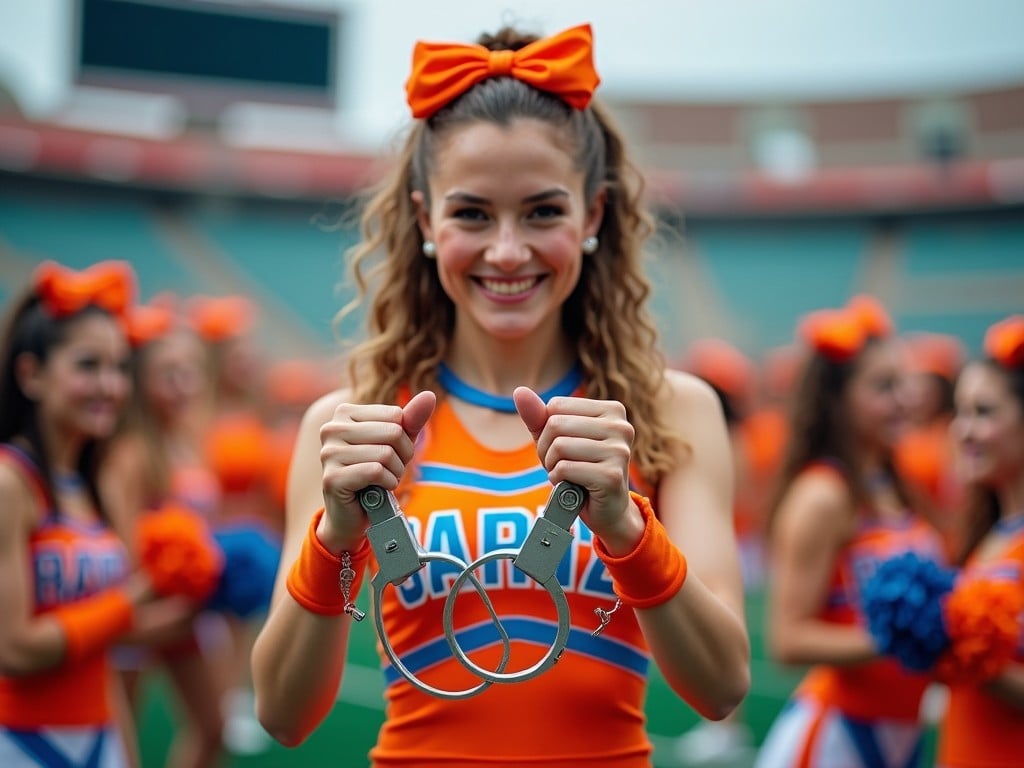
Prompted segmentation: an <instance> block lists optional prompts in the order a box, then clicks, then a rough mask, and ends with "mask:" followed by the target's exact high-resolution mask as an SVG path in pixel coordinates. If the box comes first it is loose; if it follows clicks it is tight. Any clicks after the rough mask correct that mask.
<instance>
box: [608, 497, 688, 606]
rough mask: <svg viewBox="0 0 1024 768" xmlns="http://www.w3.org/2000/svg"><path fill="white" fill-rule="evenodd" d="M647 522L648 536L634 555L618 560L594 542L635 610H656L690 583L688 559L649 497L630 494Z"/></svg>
mask: <svg viewBox="0 0 1024 768" xmlns="http://www.w3.org/2000/svg"><path fill="white" fill-rule="evenodd" d="M629 496H630V498H631V499H632V500H633V501H634V502H635V503H636V505H637V507H639V508H640V514H642V515H643V518H644V533H643V535H642V536H641V537H640V541H639V542H637V545H636V547H634V548H633V551H632V552H629V553H627V554H625V555H622V556H621V557H616V556H614V555H612V554H610V553H609V552H608V550H607V549H605V547H604V544H602V543H601V540H600V539H597V538H595V539H594V551H595V552H596V553H597V556H598V557H600V558H601V561H602V562H603V563H604V564H605V567H606V568H607V569H608V573H609V575H610V576H611V577H612V582H613V586H614V588H615V594H616V595H618V596H619V599H620V600H622V602H623V603H624V604H625V605H628V606H630V607H632V608H653V607H655V606H657V605H661V604H662V603H665V602H667V601H668V600H670V599H671V598H672V597H674V596H675V594H676V593H677V592H678V591H679V590H680V588H681V587H682V586H683V582H684V581H686V570H687V568H686V556H685V555H684V554H683V553H682V552H680V551H679V548H678V547H677V546H676V545H675V544H673V543H672V540H671V539H670V538H669V536H668V531H666V530H665V526H663V525H662V524H661V521H660V520H658V518H657V517H656V516H655V514H654V509H653V508H652V507H651V502H650V500H649V499H648V498H647V497H646V496H641V495H640V494H639V493H635V492H633V491H630V493H629Z"/></svg>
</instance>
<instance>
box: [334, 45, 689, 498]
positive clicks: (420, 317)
mask: <svg viewBox="0 0 1024 768" xmlns="http://www.w3.org/2000/svg"><path fill="white" fill-rule="evenodd" d="M536 39H537V37H535V36H532V35H527V34H522V33H521V32H518V31H516V30H515V29H513V28H511V27H505V28H503V29H501V30H500V31H499V32H497V33H496V34H494V35H483V36H481V37H480V38H479V39H478V42H479V43H480V44H481V45H483V46H485V47H487V48H488V49H490V50H518V49H519V48H521V47H523V46H524V45H527V44H528V43H530V42H533V41H534V40H536ZM516 119H532V120H540V121H543V122H545V123H548V124H550V125H553V126H555V127H556V128H557V129H558V130H559V131H560V132H561V134H562V135H563V136H564V137H565V140H566V146H567V147H569V148H570V151H572V152H574V154H575V157H574V162H575V164H576V167H577V168H579V169H580V170H582V171H583V172H584V176H585V181H584V194H585V196H586V199H587V201H588V202H589V201H593V200H595V199H596V197H597V196H598V194H600V192H601V191H602V190H604V191H605V195H606V202H605V209H604V218H603V221H602V224H601V229H600V231H599V233H598V235H599V238H600V247H599V249H598V251H597V253H595V254H593V255H592V256H588V257H587V258H586V259H584V261H583V267H582V271H581V275H580V279H579V282H578V284H577V285H576V287H575V289H574V291H573V293H572V295H571V296H570V297H569V298H568V300H567V301H566V302H565V304H564V305H563V307H562V324H563V327H564V328H565V329H566V333H567V334H568V336H569V339H570V340H571V341H572V342H573V343H574V344H575V345H576V348H577V350H578V354H579V362H580V365H581V366H582V369H583V372H584V380H585V382H586V383H585V388H586V396H587V397H591V398H595V399H612V400H618V401H620V402H622V403H623V404H624V405H625V406H626V409H627V412H628V414H629V418H630V421H631V422H632V423H633V425H634V427H635V429H636V437H635V440H634V446H633V457H634V462H635V464H636V466H637V468H638V469H639V470H640V472H641V473H642V474H643V475H644V477H645V478H647V479H648V480H651V481H655V482H656V481H657V479H658V478H660V477H661V475H663V474H664V473H665V472H666V471H667V470H668V469H670V468H671V467H672V466H673V464H674V460H673V453H674V450H675V443H676V442H677V441H678V439H679V438H678V436H677V435H676V433H675V432H674V430H672V429H671V428H670V426H669V425H668V424H667V423H666V420H665V418H664V416H663V415H662V413H661V412H660V410H659V407H658V394H659V392H660V390H661V389H662V387H664V386H665V362H664V359H663V357H662V354H661V351H660V348H659V345H658V333H657V330H656V327H655V324H654V321H653V319H652V318H651V316H650V314H649V312H648V308H647V300H648V297H649V295H650V284H649V282H648V280H647V278H646V276H645V274H644V271H643V265H642V248H643V245H644V243H645V241H646V240H647V238H648V237H649V236H650V235H651V234H653V231H654V221H653V218H652V217H651V215H650V214H649V213H647V212H646V211H645V210H644V208H643V205H642V203H641V197H642V192H643V182H642V178H641V176H640V173H639V172H638V171H637V169H636V168H635V166H634V165H633V164H632V163H631V162H630V160H629V159H628V158H627V153H626V148H625V142H624V140H623V138H622V135H621V132H620V131H619V130H618V128H617V127H616V126H615V125H614V124H613V122H612V120H611V118H610V116H609V114H608V113H607V111H606V110H605V109H604V108H603V107H602V106H601V105H600V104H598V103H595V102H593V101H592V102H591V104H590V106H588V107H587V108H586V109H584V110H576V109H573V108H572V107H570V106H569V105H567V104H566V103H565V102H563V101H562V100H561V99H559V98H557V97H555V96H552V95H550V94H547V93H544V92H542V91H539V90H537V89H535V88H532V87H530V86H528V85H525V84H524V83H522V82H520V81H518V80H516V79H514V78H511V77H495V78H490V79H487V80H484V81H482V82H480V83H478V84H477V85H475V86H474V87H472V88H470V89H469V90H468V91H467V92H466V93H464V94H462V95H461V96H459V97H458V98H456V99H455V100H453V101H452V102H451V103H449V104H448V105H446V106H445V107H444V108H442V109H441V110H439V111H438V112H436V113H435V114H434V115H432V116H431V117H430V118H428V119H426V120H420V121H416V122H415V123H414V124H413V125H412V126H411V129H410V130H409V133H408V135H407V137H406V139H405V143H404V146H403V147H402V149H401V151H400V153H399V157H398V162H397V163H396V165H395V166H394V167H393V168H392V170H391V172H390V174H389V176H388V177H386V178H385V179H384V181H383V182H382V183H381V185H380V186H379V187H378V188H376V189H375V190H371V196H370V198H369V200H368V202H367V203H366V205H365V206H364V207H363V211H362V217H361V221H360V233H361V242H360V243H359V244H357V245H356V246H354V247H353V248H352V249H351V251H350V253H349V256H350V270H351V273H352V278H353V282H354V284H355V287H356V289H357V296H356V298H355V299H354V300H353V302H351V303H350V304H349V305H347V306H346V307H345V308H344V309H343V310H342V312H341V315H340V317H343V316H344V315H346V314H348V313H350V312H352V311H354V310H355V309H356V308H357V307H358V306H360V305H361V304H362V303H363V302H364V301H367V300H369V312H368V317H367V323H368V326H369V327H368V330H369V337H368V339H367V340H365V341H363V342H362V343H360V344H358V345H356V346H355V347H354V348H353V349H352V350H351V353H350V357H349V376H350V381H351V383H352V390H353V393H352V397H353V399H354V400H355V401H357V402H394V401H395V399H396V397H397V396H398V392H399V389H400V387H402V386H403V385H408V386H409V387H410V388H411V389H412V391H414V392H415V391H419V390H422V389H432V390H435V391H436V390H438V381H437V369H438V364H439V363H440V362H441V361H442V360H443V359H444V357H445V355H446V354H447V352H448V346H449V343H450V340H451V336H452V333H453V329H454V325H455V305H454V303H453V302H452V301H451V299H450V298H449V297H448V295H447V294H446V293H445V292H444V289H443V288H442V286H441V283H440V280H439V278H438V275H437V270H436V269H435V268H433V266H432V262H431V261H429V260H426V259H425V258H424V257H423V255H422V246H423V240H422V236H421V234H420V230H419V228H418V227H417V225H416V209H415V207H414V205H413V202H412V199H411V195H412V193H413V192H414V191H418V192H420V193H421V194H422V195H423V197H424V200H425V201H426V204H427V205H428V206H429V205H430V199H429V190H428V185H427V179H428V178H429V176H430V174H431V171H432V169H433V167H434V162H435V159H436V152H437V147H438V146H439V145H440V144H441V142H442V141H443V139H444V138H445V137H447V136H448V135H449V134H450V133H451V132H452V131H454V130H457V129H458V128H459V127H462V126H465V125H468V124H472V123H478V122H481V121H485V122H490V123H494V124H497V125H501V126H508V125H510V124H511V123H512V122H513V121H514V120H516ZM371 286H372V288H371ZM371 294H372V295H371Z"/></svg>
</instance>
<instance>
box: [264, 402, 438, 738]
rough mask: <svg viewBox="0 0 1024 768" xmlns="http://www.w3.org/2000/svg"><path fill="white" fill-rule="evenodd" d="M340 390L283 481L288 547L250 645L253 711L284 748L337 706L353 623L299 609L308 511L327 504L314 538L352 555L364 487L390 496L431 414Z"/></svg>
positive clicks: (315, 411)
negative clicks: (367, 401)
mask: <svg viewBox="0 0 1024 768" xmlns="http://www.w3.org/2000/svg"><path fill="white" fill-rule="evenodd" d="M345 398H346V393H344V392H340V393H336V394H334V395H329V396H327V397H325V398H323V399H321V400H320V401H319V402H317V403H315V404H314V405H313V406H312V408H310V410H309V412H308V413H307V414H306V416H305V418H304V419H303V422H302V425H301V427H300V429H299V435H298V439H297V442H296V447H295V453H294V455H293V458H292V465H291V472H290V476H289V480H288V495H287V496H288V498H287V504H286V507H287V510H286V524H285V542H284V549H283V552H282V557H281V567H280V570H279V571H278V577H277V585H276V588H275V590H274V600H273V603H272V605H271V610H270V615H269V616H268V618H267V622H266V624H264V626H263V629H262V631H261V632H260V634H259V637H258V638H257V639H256V643H255V645H254V647H253V654H252V668H253V684H254V687H255V690H256V713H257V716H258V717H259V719H260V722H261V723H263V726H264V727H265V728H266V729H267V730H268V731H269V732H270V733H271V734H272V735H273V736H274V737H275V738H276V739H277V740H278V741H280V742H281V743H283V744H288V745H294V744H298V743H300V742H301V741H303V740H304V739H305V738H306V737H307V736H308V735H309V734H310V733H311V732H312V731H313V729H314V728H316V726H317V725H318V724H319V723H320V722H321V721H322V720H323V718H324V717H325V716H326V715H327V713H328V711H329V710H330V708H331V707H332V706H333V704H334V700H335V698H336V696H337V692H338V687H339V686H340V684H341V676H342V672H343V670H344V665H345V653H346V650H347V647H348V637H349V629H350V625H351V621H352V619H351V618H349V617H348V616H346V615H340V616H324V615H320V614H316V613H311V612H310V611H307V610H306V609H305V608H303V607H302V605H300V604H299V603H298V602H297V601H296V600H295V599H294V598H293V597H292V595H291V593H290V592H289V591H288V589H287V586H286V583H287V579H288V572H289V570H290V569H291V566H292V564H293V563H294V562H295V561H296V560H297V559H298V557H299V554H300V551H301V550H302V543H303V540H304V539H305V538H306V536H307V535H308V530H309V525H310V520H311V518H312V517H313V514H314V512H315V511H316V510H317V509H318V508H320V507H325V513H324V515H323V516H322V517H321V519H320V524H319V526H318V527H317V530H316V536H317V539H318V540H319V541H320V543H321V544H322V545H323V547H324V548H325V549H327V550H328V551H329V552H331V553H334V554H340V553H341V552H343V551H350V552H351V551H355V550H356V549H357V548H358V547H359V546H360V545H361V544H362V543H363V542H364V541H365V538H366V527H367V520H366V516H365V515H364V514H363V512H362V509H360V507H359V504H358V502H357V500H356V494H357V492H358V491H359V490H360V489H362V488H365V487H366V486H368V485H379V486H381V487H383V488H386V489H388V490H394V489H395V488H396V487H397V486H398V482H399V480H400V479H401V477H402V474H403V472H404V470H405V465H406V464H407V463H408V462H409V461H410V460H411V458H412V454H413V447H414V440H415V437H416V435H417V434H418V432H419V430H420V429H421V428H422V426H423V425H424V424H425V423H426V420H427V419H428V418H429V416H430V414H431V412H432V411H433V408H434V402H435V400H434V395H433V394H432V393H420V394H419V395H417V396H416V397H414V398H412V400H410V401H409V403H408V404H407V405H406V406H405V408H404V409H403V408H399V407H397V406H388V405H352V404H348V403H346V402H345Z"/></svg>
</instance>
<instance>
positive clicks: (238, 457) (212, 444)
mask: <svg viewBox="0 0 1024 768" xmlns="http://www.w3.org/2000/svg"><path fill="white" fill-rule="evenodd" d="M270 450H271V447H270V437H269V436H268V434H267V429H266V427H264V426H263V423H262V422H261V421H260V420H259V419H258V418H256V417H255V416H252V415H247V414H240V415H234V416H223V417H221V418H219V419H218V420H217V421H216V422H215V423H214V425H213V427H212V428H211V429H210V431H209V432H208V433H207V437H206V458H207V461H208V463H209V465H210V469H212V470H213V472H214V474H215V475H216V476H217V479H218V480H220V484H221V487H222V488H223V489H224V490H225V491H228V492H233V493H241V492H244V491H246V490H249V489H250V488H253V487H254V486H256V485H258V484H259V483H262V482H266V480H267V473H268V472H269V470H270V459H271V456H270Z"/></svg>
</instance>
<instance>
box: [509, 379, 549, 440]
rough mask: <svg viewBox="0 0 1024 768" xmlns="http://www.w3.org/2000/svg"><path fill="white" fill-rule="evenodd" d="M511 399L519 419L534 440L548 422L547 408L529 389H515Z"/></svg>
mask: <svg viewBox="0 0 1024 768" xmlns="http://www.w3.org/2000/svg"><path fill="white" fill-rule="evenodd" d="M512 399H513V400H514V401H515V404H516V410H517V411H519V418H521V419H522V420H523V424H525V425H526V428H527V429H528V430H530V434H531V435H533V439H534V440H536V439H537V438H538V437H540V433H541V431H542V430H543V429H544V425H545V424H546V423H547V421H548V407H547V406H546V405H544V401H543V400H541V399H540V396H539V395H538V394H537V393H536V392H534V391H533V390H532V389H530V388H529V387H516V389H515V391H514V392H513V393H512Z"/></svg>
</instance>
